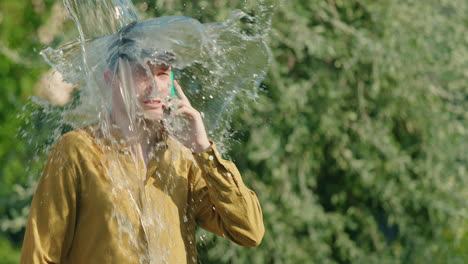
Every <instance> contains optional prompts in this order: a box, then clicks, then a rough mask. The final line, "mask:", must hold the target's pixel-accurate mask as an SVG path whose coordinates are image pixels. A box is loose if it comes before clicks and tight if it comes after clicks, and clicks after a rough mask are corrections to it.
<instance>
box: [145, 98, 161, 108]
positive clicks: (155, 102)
mask: <svg viewBox="0 0 468 264" xmlns="http://www.w3.org/2000/svg"><path fill="white" fill-rule="evenodd" d="M143 104H144V105H145V106H146V107H148V108H151V109H158V108H164V107H166V105H165V104H164V103H163V102H162V101H161V100H159V99H151V100H145V101H144V102H143Z"/></svg>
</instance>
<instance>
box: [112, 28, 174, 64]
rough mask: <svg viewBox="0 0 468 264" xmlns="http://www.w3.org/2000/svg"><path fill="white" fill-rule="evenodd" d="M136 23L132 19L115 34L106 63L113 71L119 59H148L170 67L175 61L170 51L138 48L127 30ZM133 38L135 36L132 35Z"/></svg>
mask: <svg viewBox="0 0 468 264" xmlns="http://www.w3.org/2000/svg"><path fill="white" fill-rule="evenodd" d="M136 25H137V22H136V21H132V22H130V23H129V24H127V25H126V26H124V27H123V28H122V29H120V30H119V31H118V32H117V33H116V34H118V38H117V40H116V41H114V42H113V43H112V44H111V45H110V46H109V48H108V49H109V50H110V51H111V54H110V56H109V57H108V58H107V65H108V67H109V69H111V70H112V71H113V72H117V71H118V67H119V59H122V60H126V61H129V62H137V61H139V59H140V60H141V59H143V60H146V59H147V60H150V61H151V62H154V63H157V64H163V65H164V66H166V67H170V66H171V64H172V63H173V62H174V61H175V55H174V53H172V52H169V51H165V50H160V49H157V48H152V49H151V50H149V49H139V48H138V46H137V45H138V43H137V41H136V40H135V39H132V38H130V37H129V32H130V31H131V30H132V28H134V27H135V26H136ZM133 38H135V37H133Z"/></svg>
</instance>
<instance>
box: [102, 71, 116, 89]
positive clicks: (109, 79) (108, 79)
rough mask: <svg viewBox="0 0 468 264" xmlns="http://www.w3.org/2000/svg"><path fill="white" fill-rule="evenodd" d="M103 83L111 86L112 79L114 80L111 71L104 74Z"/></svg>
mask: <svg viewBox="0 0 468 264" xmlns="http://www.w3.org/2000/svg"><path fill="white" fill-rule="evenodd" d="M103 75H104V81H105V82H106V83H107V85H111V84H112V79H113V78H114V74H113V73H112V71H111V70H107V71H105V72H104V74H103Z"/></svg>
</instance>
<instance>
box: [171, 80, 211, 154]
mask: <svg viewBox="0 0 468 264" xmlns="http://www.w3.org/2000/svg"><path fill="white" fill-rule="evenodd" d="M174 86H175V88H176V90H177V93H178V94H179V97H180V100H174V101H173V105H175V106H176V110H175V112H173V113H171V116H170V118H175V117H176V116H179V115H183V116H184V117H186V119H187V121H188V127H187V128H186V129H183V130H179V129H178V130H179V131H177V132H176V133H175V134H174V136H175V137H176V138H177V139H178V140H179V141H180V142H181V143H182V144H184V146H186V147H187V148H189V149H191V150H192V152H193V153H195V154H198V153H201V152H203V151H206V150H208V149H209V148H210V147H211V144H210V141H209V140H208V136H207V134H206V129H205V125H204V124H203V119H202V116H201V114H200V112H198V111H197V110H196V109H195V108H193V107H192V105H191V104H190V101H189V100H188V98H187V96H185V94H184V91H183V90H182V88H181V87H180V85H179V83H178V82H177V81H174Z"/></svg>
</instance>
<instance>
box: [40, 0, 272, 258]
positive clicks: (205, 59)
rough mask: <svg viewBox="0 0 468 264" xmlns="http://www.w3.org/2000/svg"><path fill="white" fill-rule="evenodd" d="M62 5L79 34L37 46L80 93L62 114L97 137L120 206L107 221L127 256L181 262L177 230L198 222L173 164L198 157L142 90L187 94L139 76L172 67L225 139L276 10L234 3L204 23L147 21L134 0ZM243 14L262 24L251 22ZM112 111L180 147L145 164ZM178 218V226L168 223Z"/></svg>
mask: <svg viewBox="0 0 468 264" xmlns="http://www.w3.org/2000/svg"><path fill="white" fill-rule="evenodd" d="M64 5H65V7H66V9H67V11H68V13H69V15H70V17H71V18H72V19H73V21H74V22H75V24H76V27H77V29H78V32H79V38H78V39H79V40H78V41H76V42H74V43H70V44H68V45H66V46H63V47H61V48H58V49H52V48H47V49H45V50H43V51H42V52H41V54H42V56H43V57H44V59H45V60H46V61H47V63H48V64H49V65H50V66H52V67H53V68H54V69H55V70H56V71H57V72H59V73H60V74H61V75H62V76H63V79H64V81H66V82H68V83H71V84H73V85H75V86H76V87H77V89H78V91H79V97H78V98H75V102H74V106H73V107H68V108H64V109H63V111H62V112H61V113H60V117H61V119H62V120H61V122H63V123H66V124H67V125H69V126H71V127H72V128H73V129H79V128H82V129H85V130H86V131H88V133H89V134H90V135H92V138H93V140H95V142H98V145H99V148H100V149H101V150H100V156H101V157H102V158H101V160H99V166H100V167H102V168H103V171H104V172H105V174H106V177H108V179H109V181H110V182H111V183H112V184H111V186H112V187H111V189H110V190H108V191H109V192H110V193H111V194H112V198H111V199H113V201H112V203H111V204H113V206H114V207H113V208H112V209H111V212H112V215H111V216H110V220H109V221H115V223H116V225H117V226H118V228H119V236H121V237H125V239H127V240H128V241H129V243H130V244H131V245H132V248H122V254H133V253H132V252H141V253H140V255H139V259H138V261H139V262H140V263H182V262H179V261H180V259H178V258H180V257H182V256H178V253H179V252H174V251H175V250H176V249H175V248H176V246H174V245H175V244H177V243H178V241H177V240H175V239H173V238H174V237H178V236H191V234H192V233H193V230H192V229H191V228H190V227H185V226H186V225H187V226H190V224H193V223H191V221H192V220H193V219H190V216H189V212H187V210H181V211H180V210H179V211H174V208H175V207H173V205H174V204H176V205H177V203H178V202H179V200H180V199H182V198H183V197H178V195H179V194H178V191H177V190H178V188H186V187H183V186H184V184H186V183H184V182H183V181H181V179H180V177H178V171H177V169H176V168H174V166H173V165H174V164H181V163H184V161H185V160H191V159H193V158H191V153H190V152H187V151H186V150H187V149H185V150H184V148H182V147H181V144H180V143H179V142H178V141H183V140H184V138H183V135H182V134H183V131H184V130H186V129H187V122H186V121H185V120H184V119H182V118H170V116H169V114H168V113H166V112H167V111H164V112H162V113H159V115H158V113H156V114H155V115H156V117H154V116H151V115H152V112H151V113H149V110H147V109H145V108H144V107H142V102H143V100H144V99H145V98H143V99H142V96H143V95H142V94H141V93H140V91H142V89H143V90H145V91H146V90H149V91H150V92H149V94H145V95H144V96H147V98H160V99H161V101H162V104H164V105H166V106H170V105H171V102H174V100H177V99H180V98H181V96H182V95H181V94H180V93H179V92H178V91H177V90H175V92H173V90H172V89H174V88H173V85H174V84H173V82H164V81H162V82H156V81H154V80H151V81H141V80H146V79H145V78H146V76H149V75H151V74H152V73H153V70H154V69H153V68H152V67H153V66H152V65H162V66H165V67H167V66H170V67H171V69H172V71H173V73H174V78H175V79H176V80H177V81H178V83H180V85H181V87H182V89H183V91H184V93H185V95H186V96H187V97H188V99H189V100H190V102H191V104H192V106H193V107H194V108H195V109H197V110H198V111H200V113H201V114H202V116H203V119H204V123H205V125H206V127H207V130H208V135H209V137H210V139H212V140H213V141H214V142H216V144H217V145H218V146H223V142H224V141H225V140H228V139H229V137H230V134H231V132H230V130H232V129H233V128H231V127H230V126H229V124H230V116H231V113H232V111H233V110H235V109H236V105H235V102H237V101H236V100H234V99H236V97H239V96H242V100H252V99H255V98H256V97H257V92H258V88H259V85H260V83H261V81H262V80H263V78H264V77H265V75H266V72H267V68H268V66H269V63H270V60H271V54H270V51H269V48H268V46H267V45H266V42H265V38H266V36H267V34H268V31H269V27H270V19H271V15H272V8H271V6H270V7H266V6H262V5H264V3H263V1H260V4H259V8H258V10H259V12H258V14H257V16H256V17H250V16H249V15H247V14H246V13H244V12H242V11H240V10H236V11H233V12H232V14H231V16H230V17H229V18H228V19H227V20H226V21H224V22H215V23H208V24H202V23H200V22H199V21H197V20H195V19H192V18H189V17H184V16H165V17H158V18H154V19H150V20H147V21H141V20H140V18H139V17H138V15H137V12H136V9H135V7H134V6H133V4H132V2H131V1H130V0H93V1H90V0H64ZM245 21H250V22H252V21H256V24H255V23H254V24H252V25H250V26H248V25H247V24H246V22H245ZM138 76H139V77H138ZM116 87H117V88H116ZM142 87H143V88H142ZM169 90H171V91H170V93H169V92H168V91H169ZM168 108H169V107H168ZM174 110H176V109H175V108H174V109H172V111H174ZM115 116H118V117H119V118H120V120H122V119H124V120H125V121H126V123H125V124H126V126H127V127H125V129H124V130H126V131H128V132H132V131H133V132H135V131H138V130H139V129H140V130H141V129H143V130H151V129H154V128H155V127H158V126H159V125H161V124H163V126H164V129H166V130H167V131H168V133H169V135H170V137H171V138H175V139H178V140H173V141H171V142H172V143H170V144H172V147H173V148H175V149H180V150H181V151H179V152H177V151H166V152H164V151H162V152H161V153H162V154H161V155H160V156H156V157H153V156H151V155H150V157H148V160H154V162H155V164H156V165H154V164H153V165H154V166H152V165H151V164H150V163H148V164H144V162H143V161H142V160H144V159H142V158H141V156H140V155H139V152H138V150H135V149H132V146H131V145H130V146H128V148H122V142H121V141H116V140H114V139H115V134H116V133H117V134H119V133H121V132H122V131H116V130H119V129H118V128H116V126H115V119H116V118H115ZM156 148H159V146H157V147H156ZM160 148H161V149H162V148H164V146H160ZM129 153H130V154H129ZM122 155H124V156H122ZM155 155H157V154H155ZM129 164H130V165H129ZM155 168H157V169H155ZM151 170H152V171H151ZM152 174H153V176H151V177H150V176H149V175H152ZM129 175H131V176H132V177H129ZM149 178H151V181H152V182H153V184H155V185H156V182H159V184H158V186H159V189H158V190H156V191H157V192H158V193H161V195H159V196H157V197H159V198H158V200H155V198H154V197H155V196H154V195H150V194H148V193H147V191H146V190H147V189H146V188H145V184H147V183H148V181H149ZM122 199H124V200H128V201H130V202H129V204H131V208H122V203H120V202H119V201H121V200H122ZM128 210H130V211H132V212H134V214H137V215H138V217H137V219H139V221H138V222H135V221H133V220H130V219H129V218H128ZM174 219H177V221H178V222H179V223H178V224H177V225H174V224H173V223H170V221H174ZM175 226H177V227H180V228H174V227H175ZM90 235H91V234H90ZM192 235H193V234H192ZM140 236H143V237H145V239H144V240H141V239H140ZM188 240H189V244H190V245H186V247H189V250H192V251H195V250H196V249H195V246H194V244H195V241H193V239H188ZM194 254H195V253H194ZM183 257H185V256H183Z"/></svg>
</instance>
